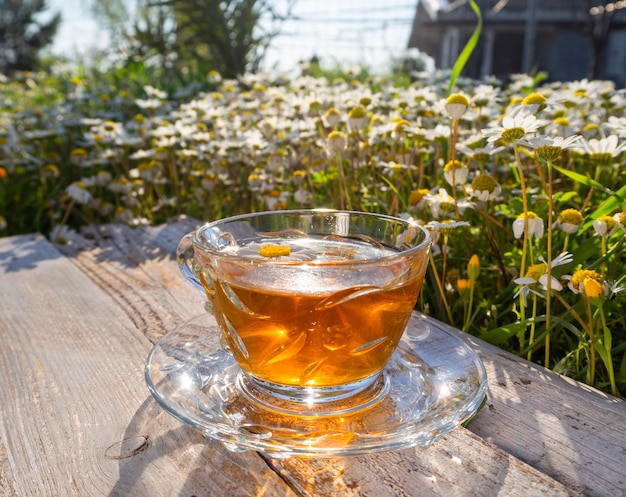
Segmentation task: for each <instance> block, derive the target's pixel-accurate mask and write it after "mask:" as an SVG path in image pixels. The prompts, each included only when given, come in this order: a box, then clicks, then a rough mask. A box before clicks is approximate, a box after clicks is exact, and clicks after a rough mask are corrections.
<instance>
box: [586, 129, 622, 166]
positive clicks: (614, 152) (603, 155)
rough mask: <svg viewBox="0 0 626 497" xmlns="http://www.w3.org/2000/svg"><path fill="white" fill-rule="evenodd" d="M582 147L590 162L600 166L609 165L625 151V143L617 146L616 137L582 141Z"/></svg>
mask: <svg viewBox="0 0 626 497" xmlns="http://www.w3.org/2000/svg"><path fill="white" fill-rule="evenodd" d="M583 145H584V148H585V151H586V152H587V154H588V155H589V157H590V158H591V160H592V161H594V162H596V163H597V164H598V165H600V166H608V165H610V164H611V163H612V162H613V158H615V157H617V156H618V155H619V154H621V153H622V152H623V151H624V150H626V142H623V143H621V144H619V143H618V138H617V135H610V136H608V137H606V138H599V139H598V138H592V139H590V140H584V141H583Z"/></svg>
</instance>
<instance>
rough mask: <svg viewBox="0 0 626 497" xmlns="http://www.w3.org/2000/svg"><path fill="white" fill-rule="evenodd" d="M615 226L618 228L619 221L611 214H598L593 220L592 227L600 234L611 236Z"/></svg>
mask: <svg viewBox="0 0 626 497" xmlns="http://www.w3.org/2000/svg"><path fill="white" fill-rule="evenodd" d="M617 228H619V223H618V221H617V220H616V219H615V218H614V217H611V216H600V217H599V218H598V219H596V220H595V221H594V222H593V229H594V230H595V232H596V234H598V235H600V236H611V235H612V234H613V233H615V231H616V230H617Z"/></svg>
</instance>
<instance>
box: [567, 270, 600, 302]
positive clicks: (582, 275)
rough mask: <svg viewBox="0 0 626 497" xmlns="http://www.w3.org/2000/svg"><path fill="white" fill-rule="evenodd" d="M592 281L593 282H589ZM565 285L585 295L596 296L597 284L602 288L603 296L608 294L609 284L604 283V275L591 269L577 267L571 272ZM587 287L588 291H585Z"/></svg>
mask: <svg viewBox="0 0 626 497" xmlns="http://www.w3.org/2000/svg"><path fill="white" fill-rule="evenodd" d="M592 281H593V283H591V282H592ZM567 286H568V287H569V289H570V290H571V291H572V292H574V293H582V294H583V295H585V296H587V297H591V296H593V297H598V296H599V295H597V293H598V292H597V288H598V286H600V287H601V288H602V294H603V295H604V296H607V295H608V294H609V286H608V285H607V284H606V282H605V280H604V276H602V275H601V274H600V273H598V271H594V270H593V269H579V270H578V271H576V272H575V273H574V274H572V277H571V279H570V281H569V283H568V285H567ZM587 287H589V292H587V291H586V288H587ZM592 294H593V295H592Z"/></svg>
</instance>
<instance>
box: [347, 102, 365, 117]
mask: <svg viewBox="0 0 626 497" xmlns="http://www.w3.org/2000/svg"><path fill="white" fill-rule="evenodd" d="M366 115H367V114H366V113H365V108H364V107H362V106H360V105H359V106H357V107H353V108H352V109H351V110H350V112H349V114H348V116H349V117H351V118H352V119H362V118H364V117H365V116H366Z"/></svg>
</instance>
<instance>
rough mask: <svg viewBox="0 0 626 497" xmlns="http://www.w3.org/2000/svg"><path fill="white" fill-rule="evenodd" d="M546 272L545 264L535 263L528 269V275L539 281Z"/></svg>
mask: <svg viewBox="0 0 626 497" xmlns="http://www.w3.org/2000/svg"><path fill="white" fill-rule="evenodd" d="M545 273H546V265H545V264H533V265H532V266H530V267H529V268H528V269H527V270H526V277H527V278H532V279H533V280H535V281H539V278H541V277H542V276H543V275H544V274H545Z"/></svg>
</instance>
